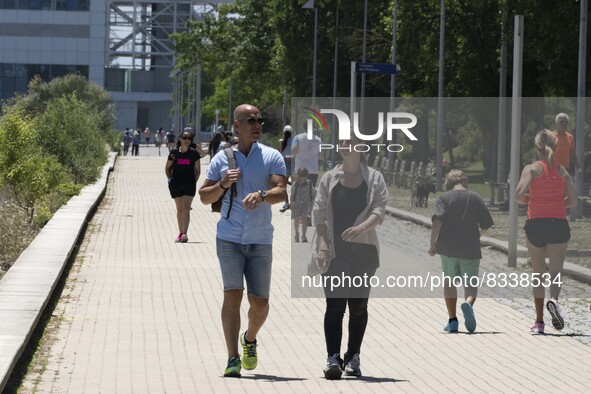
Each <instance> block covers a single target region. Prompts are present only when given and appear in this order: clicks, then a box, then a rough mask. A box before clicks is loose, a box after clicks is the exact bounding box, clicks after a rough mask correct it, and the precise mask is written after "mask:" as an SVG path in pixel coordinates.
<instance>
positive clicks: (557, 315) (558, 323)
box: [546, 298, 564, 330]
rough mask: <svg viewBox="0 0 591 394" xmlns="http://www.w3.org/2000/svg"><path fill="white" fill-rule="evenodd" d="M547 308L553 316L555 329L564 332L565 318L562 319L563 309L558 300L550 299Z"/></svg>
mask: <svg viewBox="0 0 591 394" xmlns="http://www.w3.org/2000/svg"><path fill="white" fill-rule="evenodd" d="M546 308H547V309H548V312H550V315H551V316H552V325H553V326H554V328H555V329H557V330H562V329H563V328H564V318H563V317H562V309H560V306H559V305H558V300H556V298H550V299H549V300H548V302H547V303H546Z"/></svg>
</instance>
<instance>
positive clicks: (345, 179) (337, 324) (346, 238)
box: [312, 137, 388, 380]
mask: <svg viewBox="0 0 591 394" xmlns="http://www.w3.org/2000/svg"><path fill="white" fill-rule="evenodd" d="M358 142H359V141H357V140H356V139H355V137H354V139H352V140H345V141H341V142H340V143H339V153H340V154H341V156H342V157H343V164H342V165H339V166H337V167H335V168H334V169H333V170H331V171H329V172H327V173H326V174H324V176H323V177H322V179H321V180H320V185H319V186H318V191H317V196H316V199H315V201H314V208H313V211H312V225H313V226H316V234H317V236H316V245H315V246H316V256H317V263H318V266H319V268H320V271H321V272H324V274H323V276H325V277H326V276H342V275H347V276H349V277H351V278H354V277H363V276H364V275H367V276H368V277H371V276H373V275H374V274H375V272H376V270H377V268H378V266H379V242H378V237H377V234H376V231H375V227H376V226H377V225H378V224H380V223H382V221H383V219H384V216H385V213H386V204H387V202H388V189H387V187H386V182H385V181H384V177H383V176H382V174H381V173H380V172H379V171H376V170H374V169H373V168H370V167H368V166H367V164H366V162H365V156H364V155H363V153H360V152H356V151H355V150H354V149H351V148H352V146H353V145H351V144H355V143H358ZM323 279H325V278H323ZM329 282H331V281H330V280H329V281H327V282H324V283H329ZM369 292H370V288H369V286H368V287H361V288H355V287H347V286H341V287H337V288H333V287H330V288H329V287H328V286H327V287H325V289H324V293H325V296H326V311H325V315H324V334H325V339H326V349H327V353H328V359H327V363H326V368H325V370H324V376H325V378H326V379H330V380H333V379H340V378H341V376H342V374H343V371H344V372H345V374H346V375H349V376H361V367H360V358H359V354H360V351H361V344H362V342H363V336H364V334H365V329H366V327H367V321H368V313H367V303H368V300H369ZM347 304H348V305H349V324H348V327H349V341H348V344H347V352H346V353H345V354H344V360H343V359H341V356H340V348H341V340H342V335H343V327H342V326H343V316H344V313H345V309H346V307H347Z"/></svg>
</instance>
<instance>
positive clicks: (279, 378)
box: [241, 374, 307, 382]
mask: <svg viewBox="0 0 591 394" xmlns="http://www.w3.org/2000/svg"><path fill="white" fill-rule="evenodd" d="M241 379H253V380H260V381H265V380H267V381H269V382H294V381H296V382H297V381H303V380H307V379H305V378H288V377H285V376H275V375H260V374H254V375H242V377H241Z"/></svg>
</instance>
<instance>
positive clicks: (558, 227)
mask: <svg viewBox="0 0 591 394" xmlns="http://www.w3.org/2000/svg"><path fill="white" fill-rule="evenodd" d="M557 144H558V139H557V138H556V136H555V135H554V134H553V133H552V132H551V131H549V130H542V131H540V132H538V134H536V137H535V139H534V145H535V147H536V152H537V154H538V158H539V160H538V161H536V162H534V163H532V164H529V165H527V166H525V168H524V169H523V171H522V172H521V178H520V179H519V183H518V184H517V188H516V190H515V198H516V199H517V202H518V203H520V204H527V220H526V222H525V226H524V227H523V228H524V230H525V235H526V237H527V251H528V253H529V257H530V259H531V265H532V271H533V275H535V277H537V278H538V279H539V281H536V282H537V286H533V294H534V304H535V308H536V321H535V322H534V325H533V326H532V327H531V329H530V331H531V333H532V334H543V333H544V328H545V324H544V297H545V288H544V286H546V287H547V285H550V286H549V287H550V299H549V300H548V302H547V303H546V308H547V309H548V312H550V315H551V316H552V325H553V326H554V328H555V329H557V330H561V329H562V328H564V318H563V316H562V310H561V308H560V306H559V305H558V296H559V295H560V290H561V288H562V279H561V273H562V267H563V265H564V258H565V255H566V249H567V246H568V241H569V240H570V227H569V225H568V221H567V220H566V209H567V208H573V207H576V206H577V203H578V199H577V192H576V190H575V186H574V184H573V182H572V180H571V177H570V174H569V173H568V171H567V170H566V169H565V168H564V167H563V166H562V165H560V163H559V162H558V161H557V160H556V158H555V157H554V152H555V149H556V145H557ZM565 196H566V198H565ZM546 256H547V257H548V271H549V277H545V276H544V275H545V274H546V263H545V257H546ZM532 284H535V283H534V281H533V280H532Z"/></svg>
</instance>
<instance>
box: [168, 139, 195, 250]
mask: <svg viewBox="0 0 591 394" xmlns="http://www.w3.org/2000/svg"><path fill="white" fill-rule="evenodd" d="M193 137H194V134H193V133H192V132H190V131H183V133H182V134H181V136H180V138H179V142H180V146H179V147H178V148H176V149H173V150H172V152H170V154H169V155H168V160H167V161H166V166H165V172H166V176H167V177H168V189H169V191H170V195H171V197H172V198H173V199H174V203H175V204H176V219H177V224H178V228H179V235H178V236H177V237H176V240H175V241H176V242H183V243H184V242H187V241H188V240H189V238H188V236H187V231H188V229H189V222H190V220H191V215H190V214H191V204H192V203H193V198H194V197H195V192H196V190H197V181H198V180H199V175H200V174H201V166H200V163H199V159H200V158H201V157H200V156H199V153H197V151H196V150H194V149H192V148H191V147H190V145H191V142H192V141H193Z"/></svg>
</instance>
